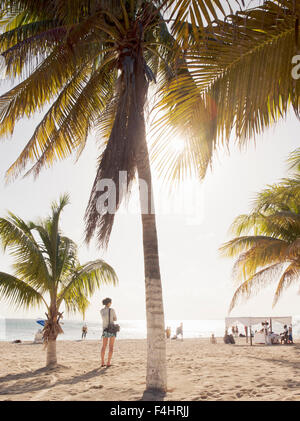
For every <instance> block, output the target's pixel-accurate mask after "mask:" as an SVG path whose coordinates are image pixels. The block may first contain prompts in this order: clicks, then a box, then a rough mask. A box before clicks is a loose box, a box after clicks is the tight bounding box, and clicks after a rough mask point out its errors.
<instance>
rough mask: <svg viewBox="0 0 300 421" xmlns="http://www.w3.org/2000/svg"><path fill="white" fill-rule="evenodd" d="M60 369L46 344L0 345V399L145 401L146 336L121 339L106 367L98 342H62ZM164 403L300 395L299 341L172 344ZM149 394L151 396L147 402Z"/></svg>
mask: <svg viewBox="0 0 300 421" xmlns="http://www.w3.org/2000/svg"><path fill="white" fill-rule="evenodd" d="M57 351H58V359H59V367H58V368H56V369H54V370H45V369H44V363H45V351H44V350H43V345H37V344H32V343H29V342H24V343H22V344H12V343H8V342H0V352H1V362H0V400H12V401H22V400H41V401H45V400H50V401H54V400H66V401H69V400H77V401H81V400H97V401H102V400H107V401H112V400H120V401H124V400H129V401H135V400H140V399H141V398H142V396H143V391H144V388H145V359H146V341H145V340H119V341H117V342H116V347H115V354H114V358H113V361H112V362H113V366H112V367H110V368H108V369H107V368H101V367H100V364H99V351H100V343H99V341H91V340H90V341H89V340H87V341H58V345H57ZM167 359H168V392H167V395H166V397H165V400H183V401H184V400H196V401H198V400H268V401H273V400H300V381H299V372H300V362H299V361H300V343H299V342H298V343H296V344H295V345H294V346H293V345H292V346H289V345H283V346H263V345H262V346H259V345H256V346H253V347H250V346H249V345H246V344H245V339H239V340H238V342H237V344H236V345H225V344H224V343H223V341H222V339H218V343H217V344H216V345H212V344H210V343H209V340H208V339H185V340H184V341H180V340H178V341H169V342H168V343H167ZM150 399H151V398H149V399H146V400H150Z"/></svg>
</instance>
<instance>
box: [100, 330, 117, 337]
mask: <svg viewBox="0 0 300 421" xmlns="http://www.w3.org/2000/svg"><path fill="white" fill-rule="evenodd" d="M116 336H117V334H116V333H110V332H106V331H103V333H102V338H115V337H116Z"/></svg>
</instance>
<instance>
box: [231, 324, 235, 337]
mask: <svg viewBox="0 0 300 421" xmlns="http://www.w3.org/2000/svg"><path fill="white" fill-rule="evenodd" d="M231 332H232V335H234V334H235V327H234V326H232V327H231Z"/></svg>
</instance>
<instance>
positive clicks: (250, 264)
mask: <svg viewBox="0 0 300 421" xmlns="http://www.w3.org/2000/svg"><path fill="white" fill-rule="evenodd" d="M231 229H232V232H233V234H234V235H236V236H237V237H235V238H234V239H233V240H231V241H229V242H227V243H225V244H224V245H223V246H222V247H221V249H220V250H221V253H222V254H223V255H225V256H228V257H236V256H237V260H236V263H235V265H234V268H233V275H234V278H235V279H236V280H237V282H238V283H240V285H239V287H238V288H237V290H236V291H235V293H234V296H233V298H232V301H231V304H230V309H229V311H231V310H232V309H233V308H234V306H235V305H236V303H237V302H238V300H239V299H240V298H241V297H246V298H249V297H250V296H251V295H252V294H254V293H256V292H258V291H259V290H260V289H261V288H262V287H265V286H267V285H269V284H271V283H273V282H275V281H277V282H278V284H277V288H276V291H275V296H274V301H273V306H274V305H275V304H276V303H277V301H278V299H279V297H280V295H281V294H282V292H283V291H284V289H285V288H287V287H289V286H290V285H291V284H292V283H294V282H297V281H299V279H300V178H296V179H288V180H284V181H282V182H281V183H280V184H277V185H274V186H270V187H269V188H267V189H265V190H264V191H262V192H261V193H260V194H259V195H258V196H257V199H256V203H255V208H254V210H253V211H252V212H251V213H250V214H249V215H240V216H239V217H237V218H236V220H235V221H234V223H233V225H232V227H231ZM245 234H248V235H245ZM241 280H242V282H241Z"/></svg>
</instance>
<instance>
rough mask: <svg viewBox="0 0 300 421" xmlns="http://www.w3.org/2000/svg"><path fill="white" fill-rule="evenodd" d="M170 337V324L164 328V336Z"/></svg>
mask: <svg viewBox="0 0 300 421" xmlns="http://www.w3.org/2000/svg"><path fill="white" fill-rule="evenodd" d="M170 337H171V328H170V326H167V328H166V338H167V339H170Z"/></svg>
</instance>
